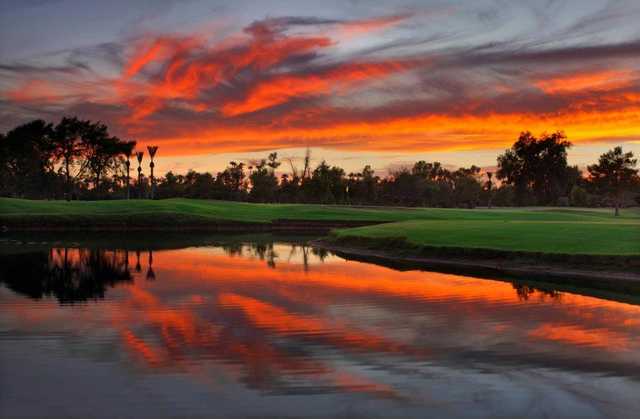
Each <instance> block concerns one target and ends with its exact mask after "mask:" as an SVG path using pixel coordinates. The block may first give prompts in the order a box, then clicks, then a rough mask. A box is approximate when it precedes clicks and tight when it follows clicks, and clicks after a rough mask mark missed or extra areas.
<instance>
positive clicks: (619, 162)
mask: <svg viewBox="0 0 640 419" xmlns="http://www.w3.org/2000/svg"><path fill="white" fill-rule="evenodd" d="M135 146H136V143H135V141H123V140H121V139H119V138H117V137H115V136H112V135H111V134H110V133H109V131H108V128H107V127H106V126H105V125H104V124H102V123H100V122H92V121H87V120H80V119H78V118H75V117H64V118H62V119H61V120H60V122H58V123H57V124H55V125H54V124H51V123H47V122H45V121H43V120H35V121H32V122H29V123H26V124H23V125H20V126H18V127H16V128H14V129H12V130H11V131H9V132H7V133H6V134H0V156H1V157H0V179H1V180H0V195H2V196H10V197H20V198H40V199H42V198H44V199H122V198H127V197H129V196H131V197H135V198H147V197H155V198H171V197H189V198H203V199H223V200H235V201H249V202H281V203H322V204H349V205H394V206H426V207H462V208H473V207H476V206H488V207H491V206H531V205H554V206H558V205H560V206H567V205H573V206H614V207H615V208H616V212H617V208H619V207H621V206H627V205H633V204H634V203H635V204H637V203H640V198H639V197H640V181H639V178H638V170H637V169H636V165H637V160H636V159H634V157H633V154H632V153H631V152H624V151H623V150H622V148H621V147H615V148H614V149H612V150H610V151H609V152H607V153H605V154H603V155H602V156H600V158H599V160H598V162H596V163H594V164H592V165H589V166H588V167H587V170H586V172H584V173H583V172H582V171H581V170H580V169H579V168H578V167H577V166H569V165H568V163H567V152H568V150H569V149H570V148H571V146H572V144H571V142H569V141H568V140H567V138H566V136H565V135H564V134H563V133H562V132H554V133H551V134H542V135H541V136H539V137H536V136H534V135H533V134H531V133H530V132H523V133H521V134H520V136H519V138H518V139H517V140H516V142H515V143H514V144H513V145H512V146H511V148H509V149H508V150H505V152H504V153H503V154H501V155H499V156H498V157H497V169H496V170H495V172H493V171H482V170H481V168H479V167H477V166H471V167H461V168H458V169H455V170H453V169H448V168H447V166H445V165H443V164H441V163H439V162H426V161H418V162H416V163H414V164H413V165H410V166H407V167H403V168H400V169H397V170H393V171H391V172H390V173H389V174H388V175H387V176H379V175H377V174H376V173H375V171H374V170H373V169H372V168H371V166H369V165H367V166H365V167H364V168H363V169H362V170H361V171H358V172H350V173H347V172H346V171H345V170H344V169H342V168H341V167H338V166H334V165H330V164H328V163H327V162H326V161H322V162H320V163H319V164H317V165H315V167H312V164H311V155H310V152H309V151H307V154H306V155H305V157H304V159H303V160H302V164H301V167H299V168H298V167H297V166H296V164H295V163H294V160H293V159H287V160H286V161H284V163H288V164H285V165H283V160H281V159H279V158H278V154H277V153H275V152H274V153H271V154H269V155H268V156H267V157H266V158H265V159H261V160H258V161H254V162H250V163H247V162H230V163H229V164H228V166H227V167H226V168H225V169H224V170H222V171H220V172H218V173H216V174H213V173H210V172H196V171H193V170H191V171H189V172H188V173H186V174H184V175H182V174H175V173H173V172H171V171H170V172H168V173H166V174H165V175H164V176H161V177H160V178H158V179H154V178H153V172H151V175H152V176H151V177H150V178H149V177H146V176H145V175H144V173H143V169H142V167H141V165H140V162H141V161H142V158H143V156H142V152H137V153H136V154H137V155H136V157H137V158H138V162H139V171H138V176H137V178H136V177H134V178H133V179H131V177H130V174H129V172H130V164H131V163H130V157H132V156H133V155H134V149H135ZM156 150H157V147H149V152H150V154H151V156H150V157H152V158H153V155H154V154H155V152H156ZM151 165H153V159H151ZM285 167H286V169H285Z"/></svg>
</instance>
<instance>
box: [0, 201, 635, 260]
mask: <svg viewBox="0 0 640 419" xmlns="http://www.w3.org/2000/svg"><path fill="white" fill-rule="evenodd" d="M363 225H364V226H363ZM274 226H277V227H287V226H293V227H292V228H291V229H292V230H304V229H305V228H309V229H311V227H310V226H316V227H318V226H321V227H322V226H324V227H325V230H327V229H330V228H334V229H335V230H334V231H333V232H332V233H331V236H330V238H329V240H334V241H335V240H337V241H342V243H347V242H351V243H355V242H359V243H363V242H366V241H367V240H369V241H370V243H377V245H378V246H379V247H381V248H382V247H384V246H383V244H384V243H385V241H386V242H387V243H392V245H393V246H396V245H397V244H398V243H406V244H407V246H409V247H414V248H415V247H424V248H438V249H442V248H445V249H446V248H451V249H458V250H459V249H467V250H469V251H473V250H485V251H489V250H494V251H496V252H499V253H500V254H504V253H505V252H525V253H527V252H528V253H531V254H550V255H551V254H555V255H593V256H617V257H625V258H636V257H640V209H637V208H634V209H625V210H623V211H622V215H621V216H620V217H614V216H613V213H612V211H611V210H609V209H572V208H533V209H512V208H511V209H471V210H467V209H442V208H390V207H349V206H335V205H334V206H332V205H307V204H250V203H242V202H226V201H213V200H196V199H167V200H156V201H150V200H130V201H125V200H114V201H89V202H82V201H74V202H65V201H31V200H21V199H9V198H0V227H2V228H3V229H4V230H8V231H21V230H42V231H45V230H75V231H78V230H80V231H83V230H111V231H119V230H123V231H124V230H131V229H138V230H143V229H145V228H149V229H153V230H164V229H166V230H168V231H169V230H172V231H175V230H181V229H184V230H185V231H186V230H192V231H193V230H200V229H201V230H207V229H211V230H216V229H217V230H220V231H232V230H234V229H236V230H238V231H245V232H247V231H249V232H250V231H251V230H252V229H255V230H256V231H268V230H269V229H270V228H273V227H274ZM350 226H361V227H356V228H340V227H350ZM225 228H226V229H225ZM276 230H277V229H276Z"/></svg>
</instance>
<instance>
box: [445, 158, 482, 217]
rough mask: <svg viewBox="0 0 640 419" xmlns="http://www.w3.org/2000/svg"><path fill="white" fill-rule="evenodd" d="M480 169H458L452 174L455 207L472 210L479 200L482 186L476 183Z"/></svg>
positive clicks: (473, 167)
mask: <svg viewBox="0 0 640 419" xmlns="http://www.w3.org/2000/svg"><path fill="white" fill-rule="evenodd" d="M479 175H480V168H479V167H477V166H471V167H470V168H468V169H467V168H464V167H462V168H460V169H458V170H456V171H455V172H453V173H452V176H451V177H452V179H453V191H454V202H455V205H456V206H457V207H460V206H465V207H467V208H474V207H475V206H476V205H477V203H478V200H479V199H480V193H481V192H482V185H481V184H480V182H479V181H478V176H479Z"/></svg>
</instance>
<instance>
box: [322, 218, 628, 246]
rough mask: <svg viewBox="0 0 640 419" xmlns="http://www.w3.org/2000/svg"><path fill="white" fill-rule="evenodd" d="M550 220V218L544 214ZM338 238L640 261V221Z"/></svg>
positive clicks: (441, 228) (392, 226)
mask: <svg viewBox="0 0 640 419" xmlns="http://www.w3.org/2000/svg"><path fill="white" fill-rule="evenodd" d="M549 218H552V214H549ZM334 234H335V235H336V236H337V237H339V238H362V239H372V240H373V239H375V240H376V241H377V242H379V243H383V242H384V241H385V240H388V241H391V240H404V241H406V242H407V243H409V244H411V245H415V246H425V247H452V248H454V247H463V248H468V249H491V250H497V251H510V252H513V251H518V252H542V253H553V254H582V255H627V256H630V255H639V256H640V220H633V219H627V220H619V221H617V220H616V221H611V220H606V219H603V220H595V219H594V220H584V221H568V220H564V221H556V220H513V219H507V218H505V219H504V220H482V221H478V220H444V221H443V220H438V221H433V220H414V221H403V222H396V223H388V224H379V225H373V226H367V227H359V228H351V229H341V230H337V231H336V232H335V233H334Z"/></svg>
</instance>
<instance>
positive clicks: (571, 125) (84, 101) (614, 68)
mask: <svg viewBox="0 0 640 419" xmlns="http://www.w3.org/2000/svg"><path fill="white" fill-rule="evenodd" d="M451 13H453V12H451ZM610 14H611V16H613V17H615V18H616V19H620V18H621V17H620V15H619V13H617V12H616V13H614V12H611V13H610ZM421 16H424V13H417V12H412V13H404V14H397V13H391V14H387V15H381V16H374V17H362V18H353V19H347V18H333V17H332V18H323V17H305V16H284V17H274V18H266V19H261V20H256V21H253V22H251V23H250V24H247V25H245V26H244V27H243V28H240V29H239V30H237V31H235V32H231V33H222V32H221V33H209V32H198V33H180V34H175V33H157V34H147V35H144V36H141V37H137V38H135V39H131V40H127V41H122V42H121V43H120V44H117V45H114V44H113V43H110V44H108V45H110V47H109V51H110V52H109V53H108V54H107V53H105V54H99V55H100V57H101V59H102V60H103V61H104V60H111V61H110V62H108V63H107V65H106V66H107V67H108V66H111V67H112V68H115V69H116V71H115V72H114V71H111V72H109V71H102V72H101V71H100V68H98V67H100V66H99V65H97V64H96V63H95V62H91V59H90V58H91V57H88V58H87V59H86V60H85V59H84V58H83V56H82V54H79V53H78V52H77V51H76V52H75V53H74V54H73V56H74V60H73V61H71V60H66V61H65V62H63V63H55V64H52V63H47V64H46V65H42V64H33V63H0V72H1V73H2V74H4V75H5V76H6V77H4V78H5V81H4V83H2V84H0V97H1V99H2V102H0V111H1V112H2V113H3V114H4V113H12V114H15V115H18V116H16V117H15V118H14V120H15V119H19V115H21V114H22V115H23V116H24V118H27V117H32V116H33V115H34V114H37V113H38V112H37V110H38V109H42V110H45V109H46V110H47V116H50V115H52V114H53V115H60V116H61V115H63V114H69V113H77V114H79V115H81V116H83V117H91V118H94V119H100V120H102V121H105V122H107V123H108V124H110V125H111V126H113V128H114V131H115V132H116V133H117V134H119V135H121V136H124V137H127V138H129V137H132V138H135V139H137V140H139V141H140V142H142V143H147V142H157V143H160V144H161V145H162V146H163V151H164V153H165V155H166V154H174V155H180V154H198V153H205V152H230V151H255V150H268V149H277V148H285V147H288V148H291V147H300V146H306V145H309V144H311V145H314V146H323V147H328V148H334V149H349V150H370V151H389V150H399V151H405V152H407V151H409V152H413V151H415V152H422V151H430V150H460V149H483V148H497V147H503V146H505V145H507V144H508V143H510V142H511V141H513V139H514V138H515V136H516V135H517V133H518V132H519V131H521V130H524V129H529V130H533V131H543V130H555V129H564V130H565V131H566V132H567V134H568V135H569V137H570V139H571V140H572V141H574V142H578V143H580V142H583V143H588V142H594V141H607V140H608V141H619V140H630V141H631V140H636V141H637V140H639V139H640V123H639V122H638V121H640V63H638V62H637V60H635V58H636V57H637V56H639V55H640V40H637V39H632V38H629V39H622V40H620V39H618V40H610V41H609V42H602V41H599V42H597V43H596V42H594V43H585V42H582V41H581V42H580V43H562V42H560V41H558V42H555V43H552V45H551V44H549V40H548V39H544V40H540V42H536V41H535V40H533V41H532V40H526V41H523V39H522V38H517V37H513V39H506V40H504V39H502V40H500V41H499V42H486V40H479V39H477V38H476V37H474V36H471V35H467V36H465V35H463V34H461V33H457V34H455V33H445V32H439V33H436V32H432V33H427V34H424V35H423V34H421V33H418V31H416V29H415V28H419V27H420V25H421V23H420V21H419V19H420V18H421ZM501 16H502V14H497V15H495V16H493V17H492V19H493V20H496V19H501V18H502V17H501ZM445 18H446V17H445ZM436 23H437V22H436ZM590 25H595V26H597V28H595V27H594V28H592V29H593V30H594V31H595V30H596V29H598V28H600V27H601V20H598V19H596V18H589V17H583V18H582V19H579V23H574V24H573V26H571V25H570V28H571V27H575V28H577V29H575V30H576V31H577V30H578V29H579V31H580V32H581V33H583V32H587V33H591V32H590V31H589V29H590V28H591V27H590ZM581 39H582V38H581ZM543 41H544V42H543ZM95 54H96V52H95V51H93V58H94V59H95ZM87 55H91V54H89V53H88V52H87ZM102 67H105V64H104V63H103V65H102ZM96 68H98V69H96ZM26 110H28V111H26ZM3 128H5V129H6V128H8V127H3Z"/></svg>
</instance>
